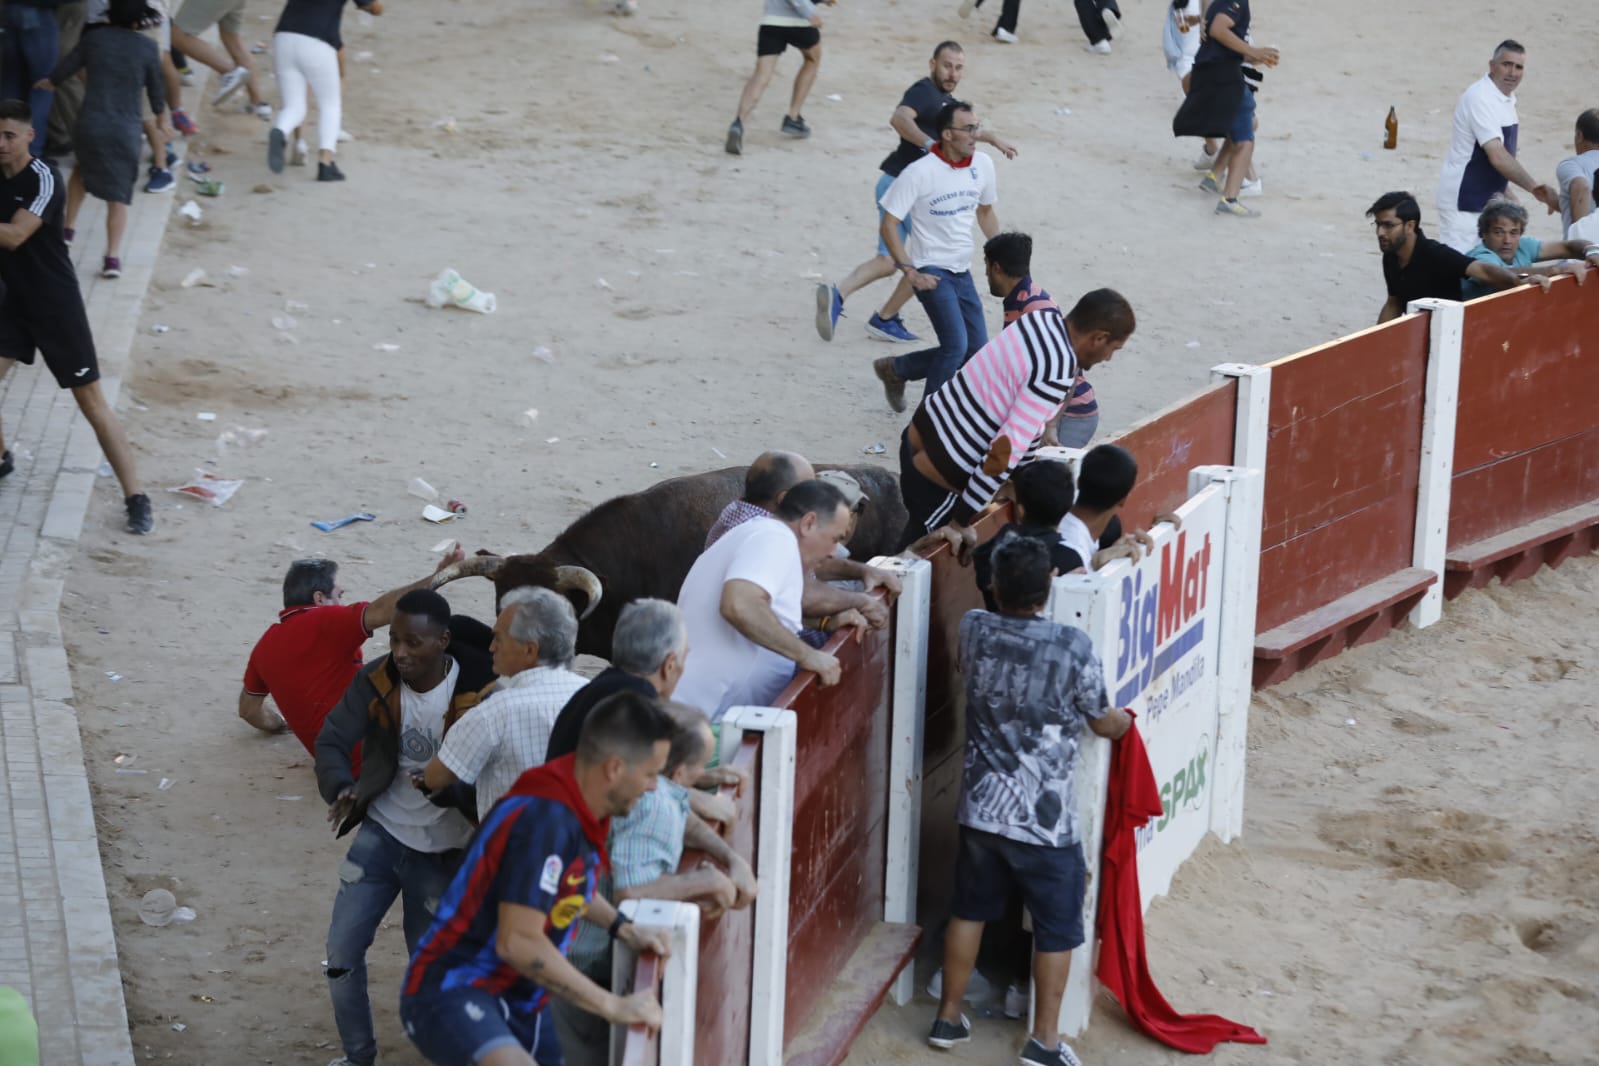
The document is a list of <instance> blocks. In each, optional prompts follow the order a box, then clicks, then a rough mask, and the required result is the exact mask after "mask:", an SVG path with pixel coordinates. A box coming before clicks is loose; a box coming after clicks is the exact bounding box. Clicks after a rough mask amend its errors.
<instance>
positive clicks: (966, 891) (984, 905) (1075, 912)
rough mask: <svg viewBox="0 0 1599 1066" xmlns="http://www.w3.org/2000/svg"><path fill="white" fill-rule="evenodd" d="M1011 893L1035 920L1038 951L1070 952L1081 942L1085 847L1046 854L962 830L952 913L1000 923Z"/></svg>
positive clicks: (1038, 848)
mask: <svg viewBox="0 0 1599 1066" xmlns="http://www.w3.org/2000/svg"><path fill="white" fill-rule="evenodd" d="M1013 887H1014V888H1019V889H1020V890H1021V893H1022V902H1023V903H1025V904H1026V905H1027V910H1028V911H1029V912H1030V913H1031V914H1032V916H1033V943H1034V945H1035V946H1036V947H1037V949H1038V950H1039V951H1046V952H1048V951H1070V950H1072V949H1073V948H1075V947H1077V946H1078V945H1079V944H1081V943H1082V942H1083V898H1084V895H1085V893H1086V891H1087V887H1088V869H1087V867H1086V866H1085V865H1084V863H1083V846H1082V845H1081V844H1068V845H1067V846H1066V847H1064V848H1047V847H1044V846H1043V845H1042V844H1023V843H1021V842H1020V841H1017V840H1011V839H1009V838H1008V837H1002V836H997V835H995V834H993V833H984V832H982V831H980V830H977V829H970V828H968V827H966V826H964V825H963V826H961V832H960V851H959V853H958V855H957V857H956V859H955V900H954V903H953V904H952V905H951V906H950V913H951V914H953V915H954V916H955V917H956V918H960V919H962V920H964V921H968V922H993V921H998V920H999V919H1001V918H1003V917H1004V916H1005V904H1006V903H1007V902H1008V901H1009V899H1010V894H1011V889H1012V888H1013Z"/></svg>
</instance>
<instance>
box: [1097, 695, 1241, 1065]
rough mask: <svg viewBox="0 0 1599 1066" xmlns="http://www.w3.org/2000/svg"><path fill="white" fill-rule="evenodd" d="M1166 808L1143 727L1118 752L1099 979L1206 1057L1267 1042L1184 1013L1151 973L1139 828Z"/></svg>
mask: <svg viewBox="0 0 1599 1066" xmlns="http://www.w3.org/2000/svg"><path fill="white" fill-rule="evenodd" d="M1128 713H1132V712H1130V711H1129V712H1128ZM1160 813H1161V805H1160V790H1159V788H1158V786H1157V785H1156V783H1155V774H1154V771H1153V770H1151V769H1150V765H1149V753H1148V752H1147V751H1145V750H1144V740H1143V738H1142V737H1141V736H1139V734H1138V728H1137V726H1136V725H1135V726H1134V727H1133V728H1131V729H1129V730H1128V731H1127V734H1126V735H1125V736H1123V737H1122V738H1121V739H1120V740H1118V741H1117V742H1116V744H1115V746H1114V747H1113V748H1112V749H1111V757H1110V795H1109V798H1108V800H1107V802H1106V807H1105V858H1104V863H1103V865H1102V866H1101V877H1102V880H1101V883H1100V884H1101V887H1100V895H1099V921H1098V929H1097V934H1098V936H1099V969H1098V977H1099V980H1100V982H1101V983H1102V984H1104V986H1105V988H1106V989H1108V990H1109V991H1110V994H1111V995H1113V996H1115V997H1116V999H1117V1001H1118V1002H1119V1003H1121V1005H1122V1008H1123V1009H1124V1010H1125V1011H1126V1012H1127V1016H1128V1017H1129V1018H1131V1019H1132V1020H1133V1024H1134V1025H1136V1026H1138V1028H1139V1029H1140V1030H1142V1031H1143V1032H1144V1033H1146V1034H1148V1035H1149V1036H1152V1037H1154V1038H1155V1039H1156V1040H1159V1041H1160V1042H1161V1043H1163V1044H1166V1045H1168V1046H1170V1047H1174V1048H1176V1049H1177V1050H1178V1051H1187V1052H1191V1053H1193V1054H1196V1055H1203V1054H1206V1053H1208V1052H1210V1051H1212V1050H1214V1049H1215V1047H1216V1045H1217V1044H1220V1043H1222V1042H1224V1041H1234V1042H1237V1043H1241V1044H1264V1043H1265V1042H1266V1038H1265V1037H1263V1036H1261V1035H1260V1034H1259V1033H1257V1032H1256V1031H1255V1030H1253V1029H1251V1028H1249V1026H1247V1025H1239V1024H1238V1023H1237V1022H1233V1021H1229V1020H1227V1019H1226V1018H1223V1017H1221V1016H1219V1015H1216V1014H1178V1013H1177V1011H1176V1010H1175V1009H1174V1008H1173V1007H1172V1005H1171V1004H1170V1003H1167V1002H1166V997H1165V996H1163V995H1161V994H1160V990H1159V989H1158V988H1156V987H1155V979H1154V978H1153V977H1151V976H1150V973H1149V959H1148V957H1147V955H1146V953H1145V950H1144V913H1143V908H1142V907H1141V906H1140V901H1139V889H1138V840H1137V836H1136V833H1135V830H1137V829H1138V828H1139V827H1140V826H1142V825H1143V824H1144V823H1145V822H1147V821H1149V819H1151V818H1155V817H1159V815H1160Z"/></svg>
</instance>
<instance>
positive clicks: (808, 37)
mask: <svg viewBox="0 0 1599 1066" xmlns="http://www.w3.org/2000/svg"><path fill="white" fill-rule="evenodd" d="M821 43H822V31H821V30H819V29H817V28H816V27H815V26H762V27H761V32H760V33H759V34H758V35H756V38H755V54H756V55H758V56H780V55H782V54H783V51H784V49H786V48H787V47H788V46H789V45H793V46H794V47H795V48H798V49H799V50H800V51H801V52H803V51H805V49H807V48H815V47H816V46H817V45H819V44H821Z"/></svg>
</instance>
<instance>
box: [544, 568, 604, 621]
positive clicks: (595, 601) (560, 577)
mask: <svg viewBox="0 0 1599 1066" xmlns="http://www.w3.org/2000/svg"><path fill="white" fill-rule="evenodd" d="M555 591H556V592H559V593H562V594H563V595H564V594H565V593H568V592H574V591H575V592H581V593H583V595H585V596H587V597H588V604H587V605H586V606H584V608H583V613H582V614H580V615H578V620H579V621H581V620H583V619H584V618H587V617H588V616H589V615H591V614H593V613H594V608H596V607H598V606H599V605H600V595H601V593H602V591H603V590H602V589H601V588H600V579H599V578H597V577H595V576H594V571H592V570H590V569H588V568H587V567H584V566H557V567H556V568H555Z"/></svg>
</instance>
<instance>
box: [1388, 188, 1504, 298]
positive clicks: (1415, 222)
mask: <svg viewBox="0 0 1599 1066" xmlns="http://www.w3.org/2000/svg"><path fill="white" fill-rule="evenodd" d="M1366 216H1367V217H1368V218H1370V219H1371V220H1372V223H1371V224H1372V226H1373V227H1374V228H1375V229H1376V230H1377V250H1378V251H1380V252H1382V276H1383V280H1384V281H1386V282H1387V283H1388V299H1387V301H1386V302H1385V303H1384V304H1383V305H1382V311H1381V312H1380V313H1379V314H1378V315H1377V321H1378V322H1379V323H1382V322H1387V321H1389V320H1390V319H1394V318H1398V317H1399V316H1400V315H1402V314H1404V313H1405V308H1406V307H1407V306H1408V305H1409V304H1410V302H1411V301H1412V300H1422V299H1426V298H1428V297H1432V298H1434V299H1438V300H1458V299H1460V279H1462V278H1471V279H1473V280H1474V281H1480V282H1482V283H1483V284H1484V285H1486V286H1488V287H1489V288H1490V289H1494V290H1499V289H1508V288H1511V287H1512V286H1514V285H1516V284H1517V279H1516V275H1514V274H1512V273H1511V272H1510V271H1508V270H1506V269H1505V268H1504V267H1502V266H1499V265H1497V264H1495V263H1484V262H1483V261H1481V260H1480V259H1473V258H1471V257H1470V256H1468V255H1466V254H1465V253H1463V252H1457V251H1455V250H1454V249H1453V248H1451V247H1449V246H1448V245H1446V244H1442V243H1440V242H1438V241H1435V240H1433V239H1432V238H1430V237H1428V236H1426V235H1425V234H1423V233H1422V232H1421V207H1420V205H1419V204H1417V203H1416V198H1415V197H1414V196H1412V195H1410V194H1409V193H1408V192H1391V193H1387V194H1386V195H1384V196H1382V197H1380V198H1379V199H1378V200H1377V202H1376V203H1374V204H1372V205H1371V206H1370V207H1369V208H1367V209H1366Z"/></svg>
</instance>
